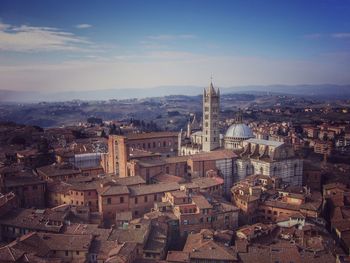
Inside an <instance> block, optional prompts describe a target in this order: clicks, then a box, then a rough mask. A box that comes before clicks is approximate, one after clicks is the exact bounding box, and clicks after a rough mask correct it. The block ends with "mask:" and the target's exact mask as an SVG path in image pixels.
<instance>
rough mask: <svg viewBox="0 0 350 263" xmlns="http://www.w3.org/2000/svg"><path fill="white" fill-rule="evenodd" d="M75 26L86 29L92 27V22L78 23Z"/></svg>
mask: <svg viewBox="0 0 350 263" xmlns="http://www.w3.org/2000/svg"><path fill="white" fill-rule="evenodd" d="M75 27H76V28H79V29H85V28H90V27H92V25H90V24H78V25H75Z"/></svg>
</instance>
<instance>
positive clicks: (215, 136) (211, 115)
mask: <svg viewBox="0 0 350 263" xmlns="http://www.w3.org/2000/svg"><path fill="white" fill-rule="evenodd" d="M219 118H220V91H219V89H217V91H215V89H214V87H213V83H212V82H210V86H209V88H208V90H206V89H204V93H203V142H202V145H203V146H202V147H203V148H202V150H203V151H204V152H210V151H212V150H214V149H217V148H219V147H220V131H219Z"/></svg>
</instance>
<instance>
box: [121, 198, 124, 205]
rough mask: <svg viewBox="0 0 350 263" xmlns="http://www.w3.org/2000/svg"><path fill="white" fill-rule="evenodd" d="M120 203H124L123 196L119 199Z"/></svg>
mask: <svg viewBox="0 0 350 263" xmlns="http://www.w3.org/2000/svg"><path fill="white" fill-rule="evenodd" d="M120 203H121V204H122V203H124V197H123V196H121V197H120Z"/></svg>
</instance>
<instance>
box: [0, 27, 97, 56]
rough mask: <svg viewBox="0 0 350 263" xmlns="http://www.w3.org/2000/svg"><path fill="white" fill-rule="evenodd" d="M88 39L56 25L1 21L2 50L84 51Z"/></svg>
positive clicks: (0, 38)
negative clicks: (11, 23) (29, 24)
mask: <svg viewBox="0 0 350 263" xmlns="http://www.w3.org/2000/svg"><path fill="white" fill-rule="evenodd" d="M90 44H92V43H91V42H89V41H88V40H86V39H84V38H82V37H79V36H77V35H74V34H73V33H70V32H65V31H62V30H60V29H58V28H54V27H38V26H28V25H20V26H13V25H9V24H3V23H0V50H6V51H15V52H41V51H82V50H84V48H87V46H88V45H90Z"/></svg>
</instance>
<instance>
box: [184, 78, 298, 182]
mask: <svg viewBox="0 0 350 263" xmlns="http://www.w3.org/2000/svg"><path fill="white" fill-rule="evenodd" d="M219 121H220V91H219V89H215V88H214V86H213V83H212V82H211V83H210V85H209V87H208V88H207V89H204V91H203V117H202V122H201V124H200V123H199V122H198V120H197V119H196V116H195V115H194V117H193V119H192V121H189V122H188V124H187V130H186V132H183V131H181V132H180V133H179V136H178V155H179V156H183V155H194V154H197V153H205V152H213V151H214V152H215V151H216V150H220V149H226V150H231V151H233V152H235V153H236V155H237V158H235V159H234V160H233V161H232V162H233V163H232V171H231V172H230V173H227V171H226V173H225V176H230V178H229V179H228V178H226V179H227V180H225V181H227V182H231V184H234V183H235V182H238V181H239V180H242V179H244V178H245V177H246V176H248V175H251V174H262V175H267V176H270V177H279V178H281V179H282V181H284V182H286V183H288V184H291V185H301V184H302V170H303V163H302V160H301V159H299V158H297V157H296V156H295V153H294V150H293V148H292V147H291V145H288V144H286V143H283V142H277V141H272V140H261V139H255V136H254V134H253V131H252V130H251V128H250V127H249V126H248V125H246V124H245V123H244V122H243V118H242V113H241V112H240V113H239V114H238V115H237V117H236V120H235V122H234V123H233V124H232V125H231V126H230V127H229V128H228V129H227V130H226V132H225V133H224V134H225V135H223V134H221V133H220V126H219ZM218 170H220V169H219V168H218ZM224 179H225V178H224Z"/></svg>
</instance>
